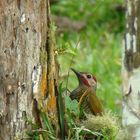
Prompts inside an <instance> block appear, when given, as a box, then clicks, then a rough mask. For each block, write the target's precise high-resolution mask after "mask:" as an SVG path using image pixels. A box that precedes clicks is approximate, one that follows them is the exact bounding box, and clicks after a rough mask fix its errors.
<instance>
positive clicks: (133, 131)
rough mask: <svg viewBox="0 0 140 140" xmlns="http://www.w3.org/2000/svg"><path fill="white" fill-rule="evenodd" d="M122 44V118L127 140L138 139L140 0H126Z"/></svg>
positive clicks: (139, 134) (139, 133)
mask: <svg viewBox="0 0 140 140" xmlns="http://www.w3.org/2000/svg"><path fill="white" fill-rule="evenodd" d="M126 2H127V11H126V18H127V23H126V34H125V37H124V46H123V65H122V79H123V93H124V94H123V97H124V102H123V120H122V124H123V126H124V128H125V131H126V139H127V140H139V139H140V1H139V0H127V1H126Z"/></svg>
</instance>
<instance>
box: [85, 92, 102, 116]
mask: <svg viewBox="0 0 140 140" xmlns="http://www.w3.org/2000/svg"><path fill="white" fill-rule="evenodd" d="M88 102H89V107H90V109H91V112H92V113H93V114H94V115H102V113H103V108H102V104H101V102H100V100H99V98H98V97H97V96H96V94H95V92H93V90H90V89H89V94H88Z"/></svg>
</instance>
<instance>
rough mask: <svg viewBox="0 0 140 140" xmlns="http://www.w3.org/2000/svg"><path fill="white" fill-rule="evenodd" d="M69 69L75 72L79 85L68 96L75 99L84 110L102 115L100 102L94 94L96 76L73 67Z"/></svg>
mask: <svg viewBox="0 0 140 140" xmlns="http://www.w3.org/2000/svg"><path fill="white" fill-rule="evenodd" d="M71 70H72V71H73V72H74V73H75V74H76V76H77V78H78V82H79V85H78V87H77V88H76V89H75V90H73V91H72V92H71V94H70V98H71V99H72V100H74V99H76V100H77V101H78V102H79V105H80V106H83V109H84V110H85V112H87V113H89V112H90V113H92V114H93V115H102V113H103V108H102V104H101V102H100V100H99V99H98V97H97V95H96V88H97V80H96V77H95V76H93V75H91V74H90V73H86V72H78V71H76V70H75V69H73V68H71Z"/></svg>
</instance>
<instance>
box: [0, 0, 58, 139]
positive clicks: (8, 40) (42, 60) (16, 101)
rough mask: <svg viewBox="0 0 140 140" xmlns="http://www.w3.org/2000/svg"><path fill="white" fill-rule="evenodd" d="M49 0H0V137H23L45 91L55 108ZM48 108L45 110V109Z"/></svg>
mask: <svg viewBox="0 0 140 140" xmlns="http://www.w3.org/2000/svg"><path fill="white" fill-rule="evenodd" d="M50 27H51V26H50V20H49V5H48V0H34V1H31V0H1V1H0V140H13V139H16V138H19V139H21V138H23V135H24V131H25V129H26V128H27V127H28V126H27V123H26V121H25V119H26V118H34V121H38V112H37V102H36V101H39V100H41V101H43V100H44V98H45V96H46V93H49V95H48V97H49V99H50V101H49V102H48V103H47V109H48V108H49V111H52V109H53V111H55V96H54V79H56V74H57V72H56V70H55V58H54V47H55V44H54V40H53V39H52V33H51V32H50V31H51V30H50ZM47 111H48V110H47Z"/></svg>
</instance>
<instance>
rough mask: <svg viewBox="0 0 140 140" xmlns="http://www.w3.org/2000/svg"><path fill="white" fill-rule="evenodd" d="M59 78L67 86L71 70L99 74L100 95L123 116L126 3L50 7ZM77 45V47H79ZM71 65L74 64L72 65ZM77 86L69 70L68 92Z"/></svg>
mask: <svg viewBox="0 0 140 140" xmlns="http://www.w3.org/2000/svg"><path fill="white" fill-rule="evenodd" d="M51 13H52V15H55V17H54V21H56V23H55V25H56V26H57V29H56V39H57V52H58V61H59V64H60V76H61V78H62V79H61V80H62V81H63V86H64V87H65V84H66V79H67V75H68V71H70V70H69V69H70V67H72V68H75V69H76V70H79V71H84V72H90V73H93V74H94V75H96V77H97V81H98V88H97V94H98V96H99V97H100V98H101V100H102V103H103V104H104V107H105V108H106V109H111V110H112V111H113V112H114V113H117V114H118V115H120V113H121V48H122V39H123V34H124V27H125V8H124V1H123V0H115V1H114V0H58V1H57V0H56V2H54V3H53V4H51ZM77 44H78V45H77ZM71 62H72V64H71ZM77 85H78V83H77V79H76V76H75V75H74V73H73V72H72V71H70V75H69V80H68V89H70V90H73V89H74V88H76V86H77Z"/></svg>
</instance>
